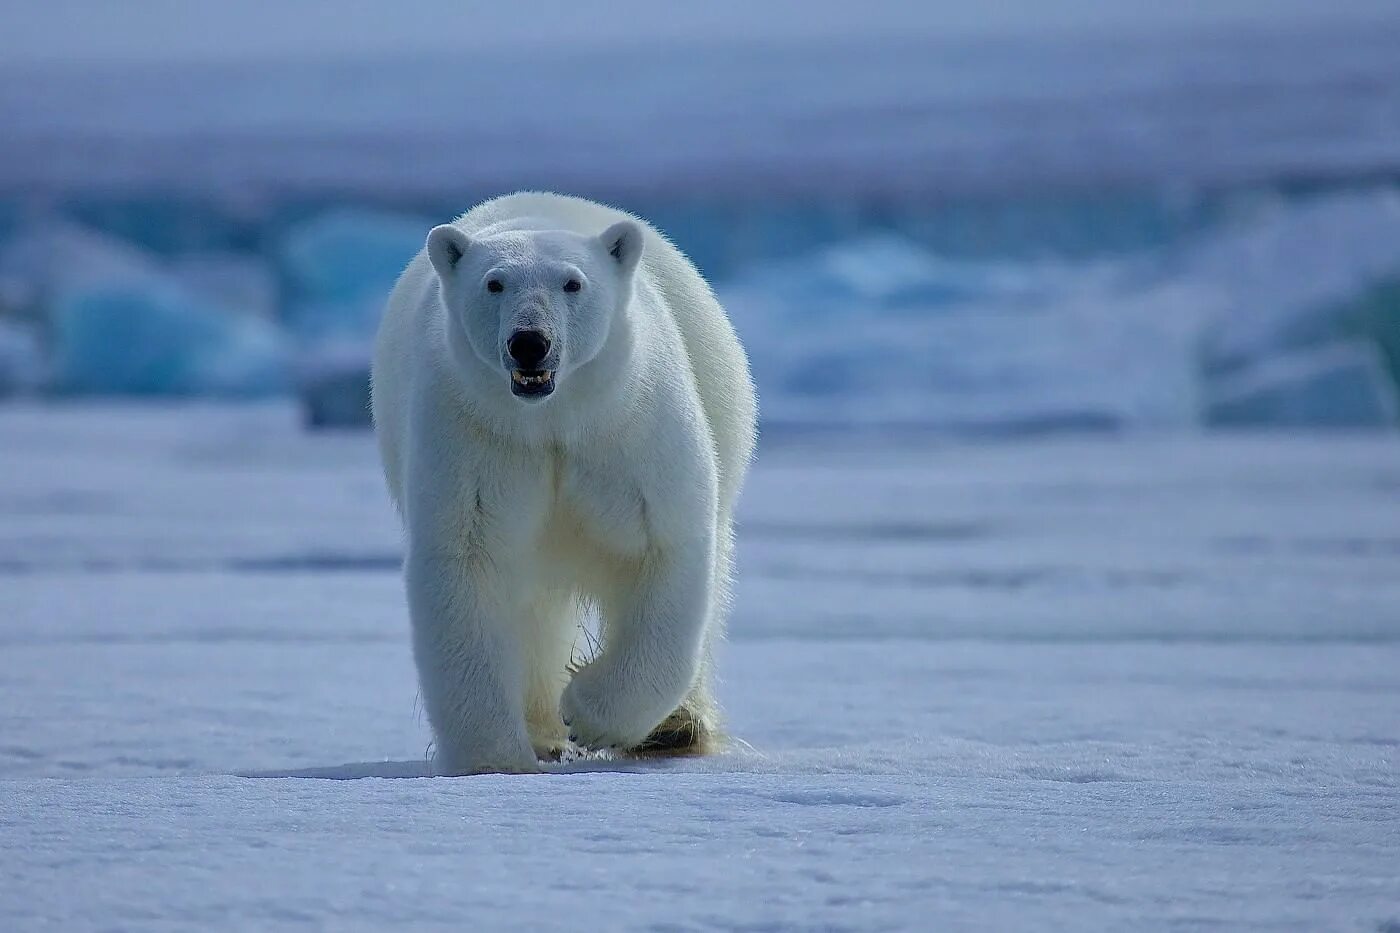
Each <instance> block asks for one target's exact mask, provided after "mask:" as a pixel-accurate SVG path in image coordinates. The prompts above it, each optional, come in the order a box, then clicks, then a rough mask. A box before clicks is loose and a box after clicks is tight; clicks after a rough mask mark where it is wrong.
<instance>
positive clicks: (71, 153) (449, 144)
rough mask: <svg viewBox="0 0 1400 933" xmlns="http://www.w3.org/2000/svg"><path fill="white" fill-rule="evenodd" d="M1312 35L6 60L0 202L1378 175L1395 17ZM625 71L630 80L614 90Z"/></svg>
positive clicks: (1025, 186) (1156, 34) (1392, 135)
mask: <svg viewBox="0 0 1400 933" xmlns="http://www.w3.org/2000/svg"><path fill="white" fill-rule="evenodd" d="M1086 11H1087V8H1086ZM459 12H460V11H459ZM277 15H278V18H279V20H280V19H282V18H284V17H285V14H284V13H283V12H282V11H280V10H279V12H278V14H277ZM332 15H336V16H339V15H340V12H339V11H338V10H337V11H336V12H335V13H334V14H332ZM461 15H475V14H474V13H472V14H461ZM1329 15H1332V16H1333V19H1332V21H1331V22H1330V23H1329V25H1328V27H1327V28H1319V27H1316V26H1312V25H1302V24H1300V23H1299V22H1298V21H1297V20H1293V21H1291V22H1290V21H1288V20H1286V19H1283V20H1281V21H1275V22H1274V24H1273V25H1272V26H1262V25H1259V24H1255V25H1254V26H1252V27H1249V28H1233V29H1232V28H1220V27H1219V26H1218V25H1217V26H1216V27H1215V28H1210V29H1198V30H1195V31H1186V32H1181V31H1151V30H1146V29H1144V28H1143V27H1142V25H1141V21H1139V23H1138V29H1137V30H1136V32H1134V31H1130V30H1123V29H1121V28H1120V29H1117V30H1115V31H1113V32H1105V31H1104V29H1105V22H1106V21H1105V14H1104V11H1103V10H1101V9H1097V8H1096V9H1094V10H1093V12H1092V14H1087V12H1086V15H1084V19H1086V20H1087V21H1090V22H1093V23H1095V24H1096V25H1097V26H1098V28H1097V29H1083V30H1080V31H1078V32H1077V33H1072V34H1068V35H1066V34H1047V33H1045V32H1042V31H1031V33H1030V34H1029V35H1026V34H1022V35H1020V36H1002V37H996V38H968V37H967V36H965V35H962V36H958V35H950V34H948V33H947V31H946V30H944V29H943V28H942V27H941V26H933V27H930V26H929V25H928V24H927V23H924V24H923V25H921V26H920V27H917V28H913V29H907V30H900V31H899V32H897V33H896V34H895V35H894V37H890V36H884V37H878V36H871V35H869V34H868V33H865V34H862V31H861V30H856V31H851V30H846V31H843V32H841V33H839V34H837V37H828V38H825V39H813V38H810V37H808V38H804V37H803V36H802V34H801V33H800V32H799V33H797V34H796V35H795V34H794V33H793V31H792V30H785V35H784V37H783V38H782V39H777V38H771V37H770V38H769V39H767V40H764V39H762V38H759V37H756V36H754V35H752V34H751V33H750V31H749V29H748V28H747V27H746V28H745V29H743V30H740V31H739V35H737V36H736V35H734V34H733V30H732V28H731V27H729V26H726V30H725V32H726V35H725V36H724V37H723V38H717V37H711V38H710V39H708V40H707V41H694V40H692V41H677V40H676V39H674V38H673V39H671V40H669V41H652V40H648V39H644V38H640V37H637V38H634V39H632V40H631V41H630V42H627V41H624V42H622V43H620V44H611V45H604V44H599V43H590V42H588V41H586V37H571V38H570V40H569V41H567V42H562V43H559V42H535V43H527V44H521V43H513V42H509V41H501V42H492V43H487V44H485V45H482V44H480V43H473V44H471V45H470V47H471V54H470V55H466V54H461V52H460V51H458V50H451V51H447V52H445V53H444V52H442V51H440V50H439V51H433V52H429V53H419V52H418V51H417V50H416V49H407V48H404V49H394V48H393V47H391V46H385V47H381V48H380V49H379V50H377V51H375V52H359V53H355V52H348V51H347V52H344V53H342V54H340V55H337V56H332V57H330V58H329V59H325V58H320V57H318V56H316V55H315V53H314V50H310V49H304V48H302V47H300V46H297V47H295V48H294V50H292V51H290V52H288V53H285V54H283V55H282V56H281V57H278V56H275V55H269V56H254V57H251V58H244V59H243V60H238V59H237V58H236V57H235V58H234V59H233V60H227V59H224V60H218V61H211V60H209V59H206V58H203V57H197V58H195V59H193V60H190V61H185V62H179V61H169V60H162V58H164V57H163V56H161V57H157V58H155V60H153V61H147V62H139V63H132V62H126V63H125V64H108V65H103V64H101V63H94V62H91V61H85V62H81V63H76V62H75V63H71V64H69V65H68V66H67V67H63V66H61V65H49V66H44V65H38V64H28V65H26V64H23V63H21V62H17V63H15V64H13V65H11V66H10V67H8V68H6V69H5V77H6V79H7V80H5V81H0V125H3V126H4V127H5V128H6V146H5V147H4V149H3V150H0V187H3V188H5V189H8V190H12V191H26V190H37V191H51V190H60V191H66V190H74V189H78V190H85V191H103V190H107V191H110V190H113V189H118V190H122V189H124V190H132V189H135V190H152V189H161V190H170V189H174V190H182V191H193V192H201V193H207V192H228V193H229V194H230V195H231V196H240V197H245V196H247V195H248V193H259V192H269V191H271V192H280V191H288V190H291V191H361V192H369V193H372V194H374V195H375V196H382V195H383V194H384V193H386V192H404V191H408V192H418V193H429V194H432V195H437V196H440V195H443V194H450V195H451V196H452V197H461V196H462V193H463V192H477V193H486V192H498V191H503V190H513V189H517V188H522V187H537V186H540V185H547V186H550V187H561V188H564V189H567V190H582V191H586V192H588V193H591V194H613V195H617V194H619V193H623V192H625V193H627V194H629V195H633V196H640V195H647V194H655V193H658V192H672V193H679V194H682V195H685V194H689V193H692V192H693V193H694V196H695V197H697V198H710V197H714V196H716V195H717V194H719V193H721V192H724V193H728V194H731V195H732V194H735V193H737V194H739V195H740V196H759V197H761V198H764V199H769V200H771V199H774V198H775V197H776V198H781V197H782V196H783V195H785V194H791V193H794V192H797V193H802V194H805V195H809V196H810V195H812V194H823V195H831V194H833V193H836V196H837V197H841V196H846V195H853V194H861V193H867V194H868V193H878V194H882V195H885V196H890V197H891V198H892V199H893V200H896V201H903V200H904V199H906V198H909V197H911V196H914V197H917V196H920V195H928V194H936V195H940V196H941V195H945V194H947V193H948V192H965V191H969V190H977V191H983V192H987V191H992V192H997V193H1000V194H1005V193H1008V192H1010V193H1017V192H1025V191H1027V190H1031V189H1040V190H1044V189H1045V188H1046V187H1050V186H1056V185H1059V186H1068V187H1070V188H1083V187H1086V186H1093V187H1097V188H1102V187H1104V186H1131V185H1135V184H1145V185H1153V184H1163V185H1179V184H1182V183H1186V184H1191V183H1204V184H1222V183H1229V182H1234V181H1241V180H1243V181H1246V182H1250V181H1258V180H1261V179H1272V178H1277V177H1285V178H1296V177H1302V178H1304V179H1308V178H1316V177H1324V178H1325V177H1345V176H1348V175H1362V176H1365V175H1369V174H1372V173H1376V174H1380V173H1384V172H1385V171H1387V170H1389V169H1391V168H1393V166H1395V165H1396V162H1397V159H1398V158H1400V132H1397V127H1396V123H1395V120H1394V119H1393V115H1394V113H1395V108H1396V106H1397V102H1400V64H1397V63H1400V32H1397V31H1396V29H1395V24H1396V15H1395V13H1394V11H1393V10H1392V11H1391V12H1390V14H1389V15H1388V16H1387V17H1384V21H1383V22H1381V23H1379V24H1374V25H1372V24H1367V25H1361V24H1358V23H1357V22H1356V21H1355V20H1352V21H1350V22H1345V21H1339V20H1337V19H1336V18H1335V11H1329ZM749 18H750V17H748V15H747V14H746V15H745V19H746V20H747V19H749ZM807 18H809V19H811V20H813V21H816V20H820V19H821V17H817V16H808V17H807ZM322 32H324V30H322ZM161 33H162V35H164V34H165V33H166V30H161ZM438 34H439V31H438V30H434V35H435V36H436V35H438ZM322 38H323V39H324V36H323V37H322ZM619 56H622V57H625V59H626V71H627V80H626V81H619V80H618V77H617V70H616V69H615V68H612V67H606V64H607V63H611V62H612V61H614V60H615V59H616V58H617V57H619ZM216 58H221V59H222V58H224V57H223V56H216ZM468 102H469V105H468ZM464 206H465V205H464Z"/></svg>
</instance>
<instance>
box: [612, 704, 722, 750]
mask: <svg viewBox="0 0 1400 933" xmlns="http://www.w3.org/2000/svg"><path fill="white" fill-rule="evenodd" d="M718 744H719V743H718V741H717V736H716V735H715V733H714V730H713V729H711V728H710V727H708V726H707V725H705V723H704V722H702V721H701V720H700V718H699V717H697V716H696V715H695V714H694V713H693V712H692V711H691V710H690V709H688V708H687V707H684V706H682V707H680V708H679V709H677V710H676V711H675V712H674V713H672V714H671V715H669V716H667V717H666V718H665V719H664V720H662V722H661V725H659V726H657V727H656V728H655V729H653V730H651V735H649V736H647V737H646V738H645V739H643V740H642V742H641V744H639V745H636V746H634V747H633V748H629V749H628V750H627V754H629V755H631V756H633V757H636V758H681V757H689V756H695V755H709V754H712V753H713V752H715V751H716V750H717V746H718Z"/></svg>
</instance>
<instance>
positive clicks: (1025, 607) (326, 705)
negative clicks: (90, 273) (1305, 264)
mask: <svg viewBox="0 0 1400 933" xmlns="http://www.w3.org/2000/svg"><path fill="white" fill-rule="evenodd" d="M297 420H298V419H297V416H296V412H295V410H294V408H293V407H292V406H291V405H290V404H286V403H277V404H271V405H262V404H260V405H253V406H236V407H235V406H229V407H223V406H214V405H209V404H202V403H201V404H195V405H193V406H190V407H185V408H180V409H164V408H160V407H155V406H141V407H127V406H123V405H119V404H112V403H103V404H101V405H97V406H94V405H88V404H74V405H68V406H63V407H61V408H57V409H55V408H53V407H52V406H41V405H38V404H27V403H26V404H18V405H11V406H7V407H6V408H4V409H0V437H2V438H4V439H5V443H0V592H3V594H4V597H3V602H4V611H3V613H0V695H3V696H4V697H5V698H6V700H7V702H6V703H4V704H3V705H0V825H2V826H3V832H0V926H4V927H6V928H14V929H28V928H32V927H36V926H41V925H45V924H47V925H49V926H58V927H61V928H63V929H72V930H89V929H92V930H96V929H111V928H114V927H123V928H142V929H151V928H189V927H197V928H200V929H242V928H247V927H248V926H250V925H252V926H256V927H259V928H266V929H302V928H305V929H315V928H323V927H327V926H334V927H340V926H346V927H375V928H390V927H393V928H399V927H404V926H411V927H418V928H439V927H440V928H460V927H461V926H462V925H463V924H466V925H469V926H473V927H476V928H481V929H492V928H510V927H514V926H519V925H524V926H527V927H530V928H540V929H569V930H572V929H576V928H577V927H578V926H579V924H580V918H583V920H584V922H586V923H588V924H591V925H595V926H604V927H607V928H609V929H660V928H667V927H675V928H681V929H688V928H725V929H739V928H747V929H758V928H762V929H775V930H783V929H813V928H856V929H868V928H876V927H878V928H937V929H969V930H972V929H987V928H996V929H1016V930H1024V929H1157V928H1177V927H1182V926H1188V927H1197V926H1199V927H1206V926H1217V927H1228V928H1240V927H1258V928H1268V929H1277V928H1284V927H1294V928H1300V929H1362V930H1376V929H1387V928H1388V927H1387V925H1394V924H1396V923H1400V911H1397V906H1396V905H1397V904H1400V876H1397V874H1396V872H1395V870H1394V866H1395V865H1396V864H1397V863H1400V824H1397V821H1396V818H1395V807H1394V803H1395V800H1396V799H1397V796H1400V777H1397V775H1400V673H1398V672H1400V611H1398V610H1397V607H1400V575H1397V573H1396V570H1395V564H1396V556H1397V554H1400V537H1397V534H1396V529H1397V528H1400V499H1397V497H1396V496H1395V495H1394V493H1395V490H1397V489H1400V444H1397V442H1396V440H1395V439H1394V438H1393V437H1387V436H1380V435H1372V436H1359V435H1353V434H1338V435H1329V436H1310V435H1307V434H1303V433H1295V434H1291V435H1274V436H1261V435H1253V436H1209V435H1207V436H1195V435H1156V436H1137V437H1128V438H1126V439H1113V438H1051V439H1038V440H1034V441H1021V442H1015V443H1011V442H998V443H993V444H965V443H949V442H946V441H927V442H926V441H920V440H918V439H915V438H911V437H909V436H908V435H901V436H898V437H892V438H887V439H885V440H881V439H879V438H877V437H874V436H866V437H863V438H862V439H861V442H860V443H858V444H850V443H837V442H834V441H832V440H830V439H828V438H810V437H809V438H797V437H792V438H787V439H783V438H777V439H775V438H771V437H769V438H765V440H764V443H763V444H762V445H761V448H760V453H759V458H758V461H757V463H756V465H755V468H754V472H753V474H752V480H751V482H750V484H749V488H748V490H747V493H746V496H745V498H744V500H743V502H742V506H741V511H740V526H739V531H738V542H739V580H738V589H737V592H736V594H735V617H734V622H733V626H732V637H731V638H730V639H729V641H728V643H727V645H726V647H725V649H724V653H723V657H722V660H721V666H720V670H721V672H722V674H723V685H722V698H723V700H724V702H725V704H726V706H727V709H728V711H729V715H730V720H731V723H732V726H733V729H734V732H735V734H736V735H737V736H738V737H740V738H741V739H743V740H745V741H746V742H747V743H749V745H750V746H752V748H751V749H750V748H744V747H740V748H738V749H736V750H735V751H734V752H732V753H731V754H728V755H725V756H722V757H718V758H713V759H699V760H686V761H677V762H670V763H664V762H663V763H641V764H639V763H625V762H609V761H605V760H584V761H578V762H575V763H573V764H570V765H567V766H562V767H554V768H551V769H550V770H549V772H548V773H546V774H544V775H540V776H527V777H521V776H499V775H487V776H480V777H472V778H461V779H417V780H415V779H413V778H415V777H419V776H421V775H424V774H426V773H427V766H426V764H425V761H424V749H425V747H426V745H427V741H428V736H427V730H426V726H425V724H424V722H423V719H422V716H421V713H420V711H419V710H418V707H417V705H416V703H415V696H416V692H417V685H416V681H415V677H414V671H413V664H412V657H411V648H410V644H409V638H408V630H407V620H406V616H405V609H404V595H403V589H402V583H401V579H400V575H399V572H398V565H397V558H398V555H399V553H400V550H401V544H402V542H401V538H400V535H399V529H398V525H397V522H396V519H395V516H394V514H393V510H392V507H391V506H390V504H389V502H388V499H387V496H386V495H385V493H384V489H383V480H382V477H381V476H380V473H379V465H378V460H377V454H376V452H375V449H374V442H373V439H372V437H371V436H369V435H368V434H365V433H356V434H345V433H322V434H316V435H306V434H304V433H303V432H301V431H300V429H299V427H298V424H297Z"/></svg>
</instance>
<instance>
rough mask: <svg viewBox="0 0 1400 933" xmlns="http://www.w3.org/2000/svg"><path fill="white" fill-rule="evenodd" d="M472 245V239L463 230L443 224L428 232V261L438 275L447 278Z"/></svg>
mask: <svg viewBox="0 0 1400 933" xmlns="http://www.w3.org/2000/svg"><path fill="white" fill-rule="evenodd" d="M471 245H472V238H471V237H469V236H467V235H466V233H465V232H463V231H462V229H461V228H459V227H454V226H452V224H442V225H440V226H437V227H434V228H433V229H431V230H429V231H428V246H427V248H428V260H429V261H430V262H431V263H432V264H433V268H434V269H436V270H437V274H438V275H440V276H442V277H443V278H447V277H448V276H449V275H451V274H452V270H454V269H456V268H457V263H458V261H459V260H461V258H462V257H463V256H464V255H466V252H467V247H469V246H471Z"/></svg>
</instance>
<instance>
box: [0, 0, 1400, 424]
mask: <svg viewBox="0 0 1400 933" xmlns="http://www.w3.org/2000/svg"><path fill="white" fill-rule="evenodd" d="M0 11H3V13H0V16H2V17H3V22H0V127H3V134H0V394H2V395H3V396H4V397H8V398H16V397H19V398H33V397H35V396H38V397H44V398H60V399H72V398H75V397H93V396H97V397H140V398H145V399H189V398H206V397H207V398H218V399H233V400H250V399H267V398H287V399H295V400H296V403H297V405H298V406H299V410H300V412H301V417H302V418H303V419H304V421H305V423H306V424H308V425H311V426H355V425H360V426H366V425H367V412H366V398H367V395H366V391H367V390H366V378H367V368H368V363H367V360H368V345H369V341H370V339H371V336H372V334H373V332H374V329H375V327H376V325H377V321H378V318H379V314H380V309H381V305H382V302H383V300H384V297H385V295H386V292H387V291H388V289H389V287H390V285H391V284H392V282H393V280H394V278H395V276H396V275H397V273H398V271H399V270H400V269H402V267H403V265H404V264H405V262H406V261H407V260H408V258H409V257H410V256H412V255H413V253H414V252H416V251H417V250H418V248H419V247H420V246H421V244H422V240H423V236H424V233H425V231H426V230H427V229H428V228H429V227H430V226H431V225H432V224H434V223H437V222H440V221H444V220H446V219H448V218H450V217H453V216H455V215H456V214H458V213H460V212H461V211H464V210H465V209H467V208H468V207H470V206H471V205H472V204H474V203H476V202H477V201H479V200H482V199H485V198H488V197H491V196H493V195H497V194H501V193H505V192H509V191H512V190H517V189H525V188H533V189H552V190H559V191H565V192H569V193H574V194H579V195H584V196H587V197H591V198H595V199H599V200H604V201H607V202H610V203H613V204H616V205H618V206H621V207H624V208H627V209H629V210H632V211H634V212H636V213H638V214H641V215H642V216H645V217H647V218H649V219H651V220H652V221H653V222H654V223H656V224H657V225H658V226H659V227H660V228H662V229H663V230H664V231H666V232H667V233H668V234H669V235H670V236H671V237H672V239H674V240H675V241H676V242H677V243H678V244H679V245H680V246H681V247H682V248H683V249H684V250H686V251H687V252H688V253H689V254H690V255H691V257H692V258H693V259H694V260H695V261H696V263H697V264H698V265H699V266H700V268H701V269H702V271H703V272H704V273H705V274H706V275H707V276H708V277H709V278H710V279H711V281H712V282H713V283H714V284H715V285H716V287H717V290H718V291H719V292H720V295H721V297H722V298H723V299H724V301H725V302H726V304H727V306H728V308H729V309H730V312H731V314H732V315H733V317H734V319H735V322H736V325H737V327H738V329H739V331H740V334H741V336H742V337H743V339H744V340H745V342H746V344H747V345H748V347H749V350H750V353H751V355H752V358H753V363H754V367H755V371H756V376H757V380H758V384H759V387H760V391H761V396H762V401H763V417H764V429H765V430H766V431H768V432H770V434H772V433H774V432H777V433H781V432H782V431H784V430H788V429H795V430H801V429H810V428H813V427H820V428H827V427H835V428H842V429H845V428H861V429H872V430H884V429H901V430H903V429H909V428H917V429H919V430H924V431H929V432H939V433H945V432H946V433H950V434H958V435H969V434H971V435H984V434H992V435H1006V434H1018V435H1019V434H1023V433H1027V432H1032V433H1043V432H1053V431H1062V430H1063V431H1096V432H1120V431H1127V430H1135V429H1171V430H1175V431H1196V430H1202V429H1209V428H1216V427H1235V426H1248V427H1256V426H1259V427H1296V426H1317V425H1342V426H1348V427H1365V428H1374V429H1377V430H1393V429H1394V428H1395V426H1396V424H1397V410H1398V409H1397V402H1396V399H1397V380H1398V379H1400V12H1397V10H1396V8H1395V7H1394V5H1393V4H1392V3H1389V2H1384V0H1338V2H1333V3H1329V4H1325V5H1323V4H1317V3H1312V2H1305V0H1288V2H1264V0H1226V2H1218V3H1204V2H1202V3H1182V4H1161V3H1156V2H1150V0H1122V2H1118V3H1114V4H1109V5H1103V4H1096V3H1090V2H1086V0H1070V2H1060V3H1054V4H1042V3H1038V2H1033V0H1013V2H1009V3H1003V4H997V5H995V6H985V5H975V4H970V3H956V2H929V3H920V4H914V3H896V2H884V0H878V2H870V3H863V4H859V5H851V4H845V3H837V2H827V0H822V2H817V3H798V2H791V0H761V2H760V0H750V2H740V0H723V2H717V3H709V4H691V5H684V6H673V5H668V4H654V3H644V2H639V0H624V2H620V3H615V4H611V5H609V6H608V8H607V10H606V11H603V10H601V9H595V8H592V7H590V6H589V5H583V4H569V3H562V2H535V3H525V4H513V5H509V6H508V8H507V6H506V5H497V4H474V3H463V2H438V0H429V2H420V3H415V4H407V5H398V4H385V3H367V2H337V3H334V4H331V3H324V2H319V0H318V2H309V3H300V4H282V3H274V2H270V0H254V2H247V3H239V4H230V3H221V4H213V3H204V2H190V3H184V2H176V0H128V2H124V3H121V4H111V3H105V2H98V0H55V2H49V3H45V4H27V3H18V2H9V3H5V4H3V6H0ZM876 334H878V335H880V336H879V337H878V338H875V337H874V335H876ZM871 339H879V341H880V345H881V351H882V358H881V362H880V363H879V365H871V364H870V355H869V346H868V342H869V340H871Z"/></svg>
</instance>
